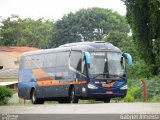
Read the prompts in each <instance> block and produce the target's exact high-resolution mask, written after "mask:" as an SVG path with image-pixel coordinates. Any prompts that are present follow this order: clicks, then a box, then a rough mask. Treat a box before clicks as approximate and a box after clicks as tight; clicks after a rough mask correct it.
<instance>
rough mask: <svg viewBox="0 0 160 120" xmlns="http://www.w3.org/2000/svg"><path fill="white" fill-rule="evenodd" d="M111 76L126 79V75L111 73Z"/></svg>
mask: <svg viewBox="0 0 160 120" xmlns="http://www.w3.org/2000/svg"><path fill="white" fill-rule="evenodd" d="M109 77H119V78H121V79H125V78H126V75H123V76H120V75H109Z"/></svg>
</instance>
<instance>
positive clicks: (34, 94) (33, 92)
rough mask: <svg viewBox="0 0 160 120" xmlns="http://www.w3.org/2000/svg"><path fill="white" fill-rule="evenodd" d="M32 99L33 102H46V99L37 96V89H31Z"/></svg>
mask: <svg viewBox="0 0 160 120" xmlns="http://www.w3.org/2000/svg"><path fill="white" fill-rule="evenodd" d="M31 101H32V103H33V104H43V103H44V100H42V99H38V98H37V95H36V91H35V89H33V90H32V91H31Z"/></svg>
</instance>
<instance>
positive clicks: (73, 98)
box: [70, 87, 79, 104]
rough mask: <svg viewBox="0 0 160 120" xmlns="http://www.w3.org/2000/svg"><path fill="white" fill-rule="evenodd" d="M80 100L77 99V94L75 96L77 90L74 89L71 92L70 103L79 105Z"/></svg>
mask: <svg viewBox="0 0 160 120" xmlns="http://www.w3.org/2000/svg"><path fill="white" fill-rule="evenodd" d="M78 101H79V99H78V98H77V97H76V94H75V88H74V87H72V89H71V91H70V103H71V104H73V103H78Z"/></svg>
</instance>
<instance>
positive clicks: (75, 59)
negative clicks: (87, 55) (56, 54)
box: [70, 51, 82, 72]
mask: <svg viewBox="0 0 160 120" xmlns="http://www.w3.org/2000/svg"><path fill="white" fill-rule="evenodd" d="M70 65H71V66H72V67H73V68H74V69H76V70H77V71H79V72H81V71H82V53H81V52H78V51H72V52H71V56H70Z"/></svg>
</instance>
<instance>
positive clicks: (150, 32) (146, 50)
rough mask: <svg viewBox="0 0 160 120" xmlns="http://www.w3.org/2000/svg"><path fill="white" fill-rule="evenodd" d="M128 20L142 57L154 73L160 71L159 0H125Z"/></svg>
mask: <svg viewBox="0 0 160 120" xmlns="http://www.w3.org/2000/svg"><path fill="white" fill-rule="evenodd" d="M123 1H124V2H125V4H126V6H127V20H128V23H129V24H130V26H131V29H132V33H133V38H134V42H135V44H136V45H137V47H138V51H139V53H140V55H141V58H143V60H145V62H146V63H147V64H148V66H151V72H152V74H153V75H157V74H159V73H160V47H159V46H160V32H159V30H160V10H159V8H160V2H158V1H157V0H123Z"/></svg>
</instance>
